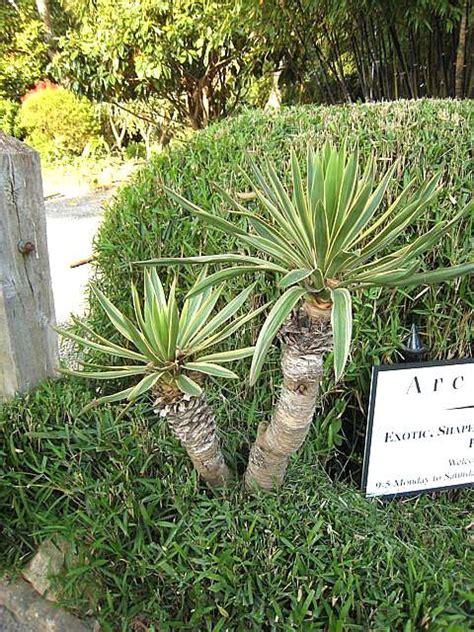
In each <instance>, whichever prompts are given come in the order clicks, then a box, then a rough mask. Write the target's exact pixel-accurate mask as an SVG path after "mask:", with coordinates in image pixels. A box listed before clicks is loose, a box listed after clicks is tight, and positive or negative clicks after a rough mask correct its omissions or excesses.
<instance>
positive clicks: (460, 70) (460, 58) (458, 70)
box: [454, 0, 468, 99]
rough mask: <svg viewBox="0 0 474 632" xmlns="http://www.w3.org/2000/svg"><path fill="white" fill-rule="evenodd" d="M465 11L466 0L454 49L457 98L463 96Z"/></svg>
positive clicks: (455, 91)
mask: <svg viewBox="0 0 474 632" xmlns="http://www.w3.org/2000/svg"><path fill="white" fill-rule="evenodd" d="M467 13H468V2H467V0H466V1H465V2H464V5H463V12H462V17H461V24H460V25H459V40H458V47H457V51H456V67H455V88H454V94H455V97H456V98H457V99H462V98H463V96H464V74H465V63H466V32H467Z"/></svg>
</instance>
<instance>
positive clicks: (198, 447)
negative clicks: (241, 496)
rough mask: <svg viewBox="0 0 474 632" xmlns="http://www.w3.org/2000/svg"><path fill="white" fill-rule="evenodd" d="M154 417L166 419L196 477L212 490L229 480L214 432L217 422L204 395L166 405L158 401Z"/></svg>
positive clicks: (184, 397) (188, 397)
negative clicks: (186, 455) (195, 471)
mask: <svg viewBox="0 0 474 632" xmlns="http://www.w3.org/2000/svg"><path fill="white" fill-rule="evenodd" d="M154 410H155V413H157V414H159V415H160V416H161V417H165V418H166V420H167V422H168V426H169V427H170V429H171V431H172V432H173V434H174V435H175V436H176V437H177V438H178V439H179V441H180V443H181V445H182V446H183V447H184V449H185V450H186V452H187V453H188V456H189V458H190V459H191V461H192V463H193V465H194V467H195V468H196V470H197V472H198V474H199V476H200V477H201V478H202V479H203V480H205V481H206V483H208V484H209V485H211V486H212V487H217V486H219V485H224V484H225V483H226V482H227V481H229V480H230V479H231V478H232V475H231V472H230V470H229V468H228V467H227V465H226V463H225V461H224V456H223V454H222V450H221V447H220V444H219V439H218V437H217V432H216V421H215V418H214V415H213V414H212V411H211V409H210V408H209V404H208V403H207V400H206V398H205V396H204V395H201V396H199V397H191V396H189V395H183V397H182V398H181V399H180V400H179V401H177V402H173V403H171V404H166V403H164V402H163V401H162V398H161V397H158V398H157V399H156V401H155V405H154Z"/></svg>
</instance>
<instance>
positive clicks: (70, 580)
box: [0, 101, 473, 632]
mask: <svg viewBox="0 0 474 632" xmlns="http://www.w3.org/2000/svg"><path fill="white" fill-rule="evenodd" d="M472 110H473V108H472V104H471V102H468V101H466V102H453V101H438V102H437V101H421V102H400V103H394V104H378V105H364V106H341V107H336V108H328V107H304V108H295V109H288V110H283V111H282V113H281V114H279V115H277V116H272V117H268V116H264V115H263V114H262V113H254V112H248V113H244V114H243V115H242V116H240V117H237V118H235V119H231V120H229V121H225V122H223V123H222V124H220V125H216V126H213V127H212V128H210V129H208V130H206V131H205V132H203V133H200V134H198V135H196V136H195V137H194V138H193V139H192V140H191V141H190V142H189V143H188V144H187V145H185V146H182V147H179V146H178V147H175V148H171V150H170V151H169V152H167V153H166V154H163V155H161V156H159V157H158V158H156V159H155V160H154V161H153V162H152V163H151V164H150V165H149V166H148V167H147V168H146V169H144V170H143V171H142V172H141V173H140V174H138V175H137V176H136V177H135V178H134V180H133V182H132V183H131V184H130V185H129V186H127V187H126V188H125V189H124V190H123V191H122V192H121V194H120V195H119V196H118V198H117V199H116V201H115V203H114V204H113V205H112V206H111V208H110V209H109V211H108V213H107V216H106V220H105V222H104V225H103V227H102V230H101V233H100V235H99V238H98V240H97V243H96V254H97V278H98V282H99V284H100V286H101V287H102V289H104V290H105V291H106V292H107V293H108V294H109V295H110V297H111V298H112V299H113V300H114V301H116V302H117V304H118V305H119V306H120V307H121V308H122V309H124V310H125V311H127V310H128V307H127V303H126V300H127V294H128V287H129V279H130V270H132V273H133V276H134V277H135V278H136V279H137V280H138V279H139V275H140V270H138V269H136V268H131V267H130V262H131V261H133V260H137V259H143V258H146V257H150V256H156V255H158V254H163V255H165V254H166V255H175V254H181V252H182V253H184V254H196V252H198V251H199V250H200V249H205V250H206V251H208V252H211V253H212V252H217V251H219V250H220V249H223V248H231V247H233V244H232V242H231V240H230V238H228V237H227V236H222V235H220V234H219V233H217V232H216V231H213V230H212V229H209V228H206V227H204V226H203V225H202V224H201V223H199V222H198V221H196V220H195V219H193V218H191V217H190V216H189V215H187V214H186V213H184V212H183V211H182V210H179V209H178V208H177V207H176V206H174V205H173V204H170V203H169V201H168V200H167V199H166V198H165V196H164V195H163V193H162V190H161V187H160V185H161V183H162V182H165V183H167V184H168V185H171V186H173V187H175V188H178V189H179V190H180V191H181V192H182V193H184V194H186V195H189V196H190V197H192V199H193V200H194V201H195V202H197V203H199V204H201V205H204V206H207V207H209V208H210V207H212V208H213V209H214V210H216V211H220V210H223V208H224V207H223V205H222V203H221V200H220V198H219V197H218V196H216V195H215V194H213V193H212V188H211V184H210V182H211V181H212V180H213V181H216V182H218V183H219V184H221V185H224V186H225V187H226V188H227V189H228V190H230V191H231V192H238V191H244V190H245V187H246V185H245V183H244V179H243V177H242V175H241V173H240V172H239V170H238V167H239V165H243V164H244V152H245V151H246V150H251V151H253V152H255V153H256V154H257V159H258V157H259V156H262V155H263V154H264V153H268V155H269V156H270V157H271V158H273V159H275V160H278V163H277V166H278V168H279V171H280V172H282V167H283V163H282V156H285V155H286V152H287V150H288V147H289V146H290V145H292V144H294V145H296V146H297V147H300V148H303V147H304V145H305V144H306V140H307V138H313V139H314V140H315V142H316V143H317V144H319V143H321V142H323V141H324V140H325V139H326V138H328V137H329V138H332V139H333V140H338V139H340V138H342V137H343V136H344V135H345V134H348V135H349V136H350V139H353V138H357V139H358V140H359V144H360V147H361V152H362V155H363V156H367V154H368V153H369V152H371V151H375V152H376V155H377V157H378V160H379V164H380V166H381V168H384V166H385V165H386V164H389V163H390V161H391V160H393V158H394V157H396V156H398V157H400V158H401V160H402V163H401V167H400V170H399V172H398V173H399V178H400V180H404V181H406V180H407V179H408V178H410V177H416V179H417V181H418V182H421V181H423V180H424V179H425V178H427V177H428V176H429V175H430V174H431V173H433V171H435V170H437V169H441V170H442V171H443V185H444V188H443V192H442V195H441V196H440V200H439V203H437V204H436V205H434V206H433V207H432V208H431V209H429V211H428V213H427V214H426V216H424V217H421V218H420V219H419V227H420V228H421V227H423V228H425V227H426V226H428V225H431V224H432V223H433V222H436V221H437V220H438V219H439V218H440V217H446V216H450V214H451V213H452V212H453V211H454V209H456V208H458V204H460V203H462V202H463V201H465V200H466V199H467V197H468V196H469V195H470V191H471V175H470V173H471V170H470V162H469V160H470V153H469V152H470V133H469V127H470V120H471V119H472ZM395 193H396V190H395V189H392V191H391V192H390V195H394V194H395ZM250 207H251V205H250ZM470 234H471V231H470V222H469V221H468V220H466V221H465V223H464V224H463V225H462V226H460V228H459V229H458V230H457V231H456V232H455V233H453V234H450V235H447V236H446V239H445V241H444V242H443V243H442V244H439V245H437V246H436V248H435V249H434V251H433V252H432V253H430V254H429V255H428V256H427V257H426V265H427V266H430V265H443V264H444V265H447V264H449V263H461V262H462V261H464V260H465V259H466V256H467V253H468V249H469V243H470ZM192 274H193V271H192V270H191V269H190V268H187V270H186V271H185V280H186V279H187V281H188V282H191V278H192ZM245 282H246V281H245V280H239V281H236V282H235V285H234V287H233V288H230V287H229V289H228V291H229V292H231V291H232V292H233V291H235V288H237V287H239V286H241V285H242V284H244V283H245ZM258 287H259V294H260V295H259V296H258V297H257V298H256V299H255V302H256V303H257V302H259V301H263V300H264V299H265V296H268V295H270V294H271V292H272V289H271V287H270V286H269V284H268V283H266V282H265V281H264V280H261V281H260V284H259V286H258ZM227 299H228V294H227V295H226V296H224V298H223V300H227ZM472 302H473V301H472V290H471V288H470V285H469V280H468V279H464V280H462V281H456V282H450V283H448V284H446V285H444V286H442V287H439V288H435V289H431V290H426V289H425V288H423V287H418V288H413V289H410V290H409V291H395V290H390V291H385V292H382V291H378V290H377V291H375V292H372V291H371V292H367V293H364V294H363V295H361V296H359V297H358V298H357V300H356V301H355V318H354V321H355V322H354V337H355V338H354V339H355V343H354V346H353V353H352V357H351V362H350V365H349V368H348V371H347V374H346V377H345V380H344V382H343V384H340V385H337V386H335V385H334V383H333V380H332V377H331V358H330V357H328V358H327V378H326V381H325V384H324V390H325V396H324V398H323V400H322V402H321V409H320V410H319V411H318V415H317V420H316V422H315V424H314V427H313V429H312V431H311V433H310V436H309V439H308V441H307V443H306V444H305V446H304V448H303V449H302V450H301V452H300V453H299V454H298V455H297V456H296V457H295V458H294V459H293V460H292V462H291V465H290V468H289V472H288V477H287V481H286V484H285V486H284V488H283V489H282V490H281V491H280V492H279V493H277V494H267V495H263V494H262V495H258V496H253V497H252V496H248V495H246V494H245V493H244V492H243V490H242V487H241V483H240V480H239V479H237V480H236V482H235V484H234V485H233V486H231V487H230V488H229V489H228V490H226V491H224V492H222V493H220V494H216V495H214V494H213V493H212V492H211V491H210V490H208V489H207V488H206V487H205V486H204V485H202V484H200V483H199V482H198V481H197V480H196V477H195V474H194V472H193V470H192V468H191V466H190V464H189V463H188V461H187V459H186V455H185V453H184V451H183V450H182V449H181V448H180V447H179V445H178V444H177V442H176V441H175V440H174V439H173V438H172V437H171V435H170V434H169V433H168V431H167V429H166V426H165V424H164V422H163V421H162V420H159V419H157V418H156V417H155V416H154V415H153V413H152V411H151V407H150V403H149V402H147V401H144V402H143V403H142V404H140V405H138V406H136V407H135V408H133V409H131V410H130V411H128V412H125V413H124V414H123V415H122V416H121V417H118V414H119V411H120V410H122V409H121V408H119V407H114V406H111V405H110V406H104V407H103V408H101V409H96V410H93V411H89V412H88V413H85V414H82V415H80V414H79V411H80V410H81V408H82V407H83V406H84V404H85V403H87V402H88V401H90V399H91V398H92V397H93V396H94V394H95V392H96V388H98V387H99V386H98V385H96V384H84V383H82V382H81V381H80V380H72V379H71V380H67V381H65V380H62V381H58V382H54V383H48V384H44V385H42V386H40V387H39V388H38V389H36V390H35V391H34V392H33V393H31V394H30V395H28V396H26V397H24V398H18V399H15V400H13V401H12V402H10V403H8V404H5V405H4V406H3V407H2V408H1V409H0V472H1V475H0V476H1V478H0V523H1V525H2V537H1V538H0V564H1V565H2V567H4V568H8V569H12V568H13V569H16V568H19V567H20V566H21V565H22V564H23V563H24V562H25V561H26V559H27V557H28V555H29V554H30V553H31V552H32V551H33V549H34V547H35V545H37V544H38V543H39V542H41V541H42V540H43V539H44V538H47V537H52V536H54V535H57V534H59V535H62V536H63V537H66V538H67V539H68V540H70V541H71V543H72V544H73V551H74V555H73V556H72V559H71V560H70V565H69V568H68V570H67V571H66V572H65V575H64V577H62V578H61V579H60V581H59V584H60V586H61V588H62V600H63V602H64V603H65V604H66V605H68V606H69V607H70V608H72V609H74V610H76V611H77V612H79V613H82V614H84V613H86V612H87V611H88V610H90V609H92V610H93V611H94V612H95V613H96V616H97V617H98V618H99V620H100V621H101V623H102V625H103V627H104V629H105V630H124V631H125V630H134V629H143V628H140V627H139V623H138V622H142V623H144V624H146V625H148V626H149V629H150V630H172V629H177V630H212V631H215V630H231V631H233V630H269V631H270V630H329V631H331V632H333V631H339V630H340V631H342V630H350V631H352V630H377V631H378V630H387V631H389V630H390V631H391V630H404V631H411V630H425V629H426V630H430V631H431V630H450V631H453V632H461V631H464V630H468V629H469V627H470V621H471V620H470V615H469V612H470V611H469V608H470V605H471V606H472V592H470V588H472V586H473V582H472V572H471V565H470V551H469V538H470V532H469V525H470V524H471V520H472V517H471V516H470V515H469V502H468V501H469V492H468V491H466V490H460V491H452V492H449V493H440V494H438V495H434V494H427V495H424V496H421V497H419V498H410V499H403V500H393V501H390V502H385V503H383V502H381V501H377V500H366V499H364V498H363V496H362V495H361V493H360V491H359V483H360V470H361V461H362V445H363V437H364V431H365V421H366V413H367V399H368V386H369V378H370V367H371V366H372V365H373V364H377V363H380V362H393V361H397V359H398V358H399V356H398V351H397V349H398V346H399V340H400V337H401V336H403V335H405V334H406V333H407V330H408V325H409V324H410V323H411V321H412V320H416V321H417V322H418V324H419V326H420V329H421V332H422V334H423V336H424V342H425V343H426V344H427V345H428V346H429V348H430V354H431V357H432V358H446V357H457V356H463V355H468V354H469V352H470V351H469V349H470V347H469V345H470V340H471V332H472ZM91 310H92V311H91V314H90V321H91V323H92V324H93V326H94V327H95V328H97V329H98V330H100V331H101V332H102V333H104V334H106V335H109V334H110V333H111V329H110V327H109V326H108V324H107V322H106V321H105V320H104V317H103V315H102V314H101V312H100V311H99V309H98V307H97V305H96V304H95V302H92V303H91ZM255 334H256V325H254V326H252V327H251V328H249V329H248V330H247V331H245V332H244V333H243V334H242V335H243V339H244V340H242V341H239V343H240V342H242V343H243V342H249V341H251V340H254V339H255ZM277 362H278V350H277V349H275V350H274V351H273V353H272V355H271V358H270V361H269V362H268V364H267V365H266V366H265V369H264V371H263V373H262V376H261V378H260V380H259V383H258V384H257V386H256V387H255V388H250V387H249V386H248V385H247V384H246V382H245V380H242V381H240V382H239V383H237V384H235V383H231V384H225V385H222V383H219V384H217V383H214V382H211V384H210V388H209V393H210V399H211V403H212V404H213V405H214V407H215V410H216V418H217V421H218V425H219V428H220V433H221V436H222V441H223V445H224V449H225V451H226V455H227V458H228V462H229V464H230V465H231V466H232V467H233V469H234V470H235V471H237V472H239V473H242V471H243V469H244V467H245V461H246V456H247V453H248V448H249V445H250V444H251V442H252V441H253V439H254V436H255V432H256V428H257V425H258V423H259V422H260V421H262V419H265V418H267V417H268V415H269V413H270V410H271V405H272V400H273V397H274V394H275V392H276V390H277V389H278V370H277ZM248 365H249V363H248V362H241V363H240V364H239V365H238V366H237V370H238V371H240V372H241V374H242V375H245V372H246V371H247V370H248ZM101 388H102V386H101ZM471 558H472V556H471ZM153 626H154V627H153Z"/></svg>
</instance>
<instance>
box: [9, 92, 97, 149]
mask: <svg viewBox="0 0 474 632" xmlns="http://www.w3.org/2000/svg"><path fill="white" fill-rule="evenodd" d="M18 124H19V127H20V129H22V130H23V132H24V134H25V137H26V142H27V143H29V144H30V145H32V146H33V147H35V148H36V149H38V151H39V152H40V153H41V154H43V155H45V156H49V157H61V156H73V155H79V154H81V153H82V152H83V151H84V149H85V148H86V147H87V146H88V145H89V144H90V143H93V142H94V141H96V140H97V138H98V136H99V133H100V127H99V123H98V121H97V119H96V116H95V112H94V107H93V105H92V104H91V103H90V101H88V100H87V99H84V98H82V97H77V96H76V95H74V94H73V93H72V92H70V91H69V90H66V89H65V88H61V87H58V86H53V85H51V86H47V87H44V88H41V89H37V90H34V91H32V92H31V93H29V94H28V95H27V97H26V98H25V100H24V101H23V104H22V106H21V109H20V113H19V120H18Z"/></svg>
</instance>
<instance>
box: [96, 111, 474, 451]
mask: <svg viewBox="0 0 474 632" xmlns="http://www.w3.org/2000/svg"><path fill="white" fill-rule="evenodd" d="M472 113H473V106H472V102H470V101H464V102H456V101H449V100H445V101H432V100H423V101H399V102H394V103H387V104H370V105H352V106H351V105H347V106H340V107H326V106H323V107H314V106H309V107H299V108H291V109H284V110H282V111H281V113H278V114H276V115H273V116H270V115H267V114H264V113H262V112H258V111H257V112H255V111H250V112H247V113H245V114H243V115H242V116H239V117H237V118H235V119H232V120H226V121H225V122H223V123H222V124H217V125H215V126H213V127H211V128H209V129H207V130H206V131H204V132H202V133H200V134H198V135H196V136H195V137H194V138H193V139H192V140H191V141H190V142H189V143H187V144H186V145H184V146H182V147H176V148H174V149H172V150H170V151H169V152H167V153H165V154H163V155H160V156H158V157H156V158H155V160H154V161H153V162H152V163H151V164H150V165H149V166H148V167H147V168H145V169H144V170H143V171H142V172H141V173H140V174H139V175H138V176H137V177H136V178H135V180H134V181H133V183H132V184H131V185H129V186H127V187H125V188H124V189H123V190H122V191H121V193H120V194H119V196H118V198H117V199H116V201H115V203H114V204H113V205H112V206H111V208H110V209H109V210H108V212H107V215H106V218H105V221H104V223H103V224H102V228H101V230H100V233H99V237H98V239H97V241H96V256H97V270H98V272H99V277H100V278H99V281H100V284H101V286H102V288H103V289H104V291H106V292H107V293H108V295H109V296H110V297H111V298H112V300H114V301H116V302H117V305H118V306H119V307H121V308H122V309H124V310H125V311H130V305H129V294H128V292H129V281H130V273H132V275H133V277H134V278H135V280H136V281H137V282H140V273H141V271H140V269H139V268H136V267H135V268H134V267H131V266H130V265H129V264H130V262H131V261H136V260H143V259H148V258H151V257H157V256H159V255H163V256H179V255H194V254H198V253H200V252H206V253H207V254H213V253H219V252H225V251H227V250H234V251H235V250H236V246H235V243H234V242H233V241H232V239H231V238H229V237H227V236H226V235H224V234H222V233H220V232H219V231H216V230H215V229H213V228H210V227H208V226H206V225H205V224H204V223H202V222H200V221H198V220H196V219H195V218H193V217H191V216H190V215H189V214H187V213H186V212H184V211H182V210H181V209H180V208H178V207H177V206H176V205H175V204H174V203H172V202H170V200H169V199H168V198H167V197H166V195H165V194H164V192H163V189H162V185H163V184H166V185H167V186H169V187H172V188H175V189H177V190H179V191H180V192H181V193H182V194H184V195H186V196H188V197H189V198H190V199H191V200H192V201H193V202H195V203H197V204H199V205H201V206H203V207H204V208H206V209H211V210H213V211H214V212H216V213H222V212H225V210H226V207H225V205H224V204H223V203H222V201H221V198H220V196H219V194H216V192H215V191H214V190H213V187H212V183H213V182H216V183H218V184H220V185H221V186H223V187H225V188H226V189H227V190H228V191H229V192H231V193H232V194H235V193H236V192H241V191H245V190H246V189H247V184H246V181H245V177H244V176H243V174H242V169H244V170H245V153H246V152H252V154H254V155H255V156H256V158H257V160H258V158H262V157H263V156H267V157H269V158H270V160H272V161H273V164H274V165H275V167H276V169H277V170H278V171H279V172H280V173H287V172H288V169H287V166H288V157H289V148H290V147H291V146H294V147H296V149H297V150H300V153H301V155H302V157H304V155H305V148H306V143H307V142H308V140H310V141H313V142H314V143H315V145H316V146H320V145H322V144H323V143H324V142H325V141H326V140H327V139H330V140H332V141H333V142H335V143H337V142H340V141H341V140H342V139H343V138H344V137H346V136H347V137H348V139H349V141H352V142H357V143H358V145H359V148H360V151H361V155H362V157H363V158H366V157H367V156H368V155H369V154H371V153H375V155H376V157H377V161H378V165H379V168H380V171H381V172H382V171H384V170H385V169H386V168H387V166H388V165H389V164H390V163H392V161H393V160H394V159H395V158H397V159H398V160H399V161H400V163H399V167H398V170H397V176H398V177H397V179H396V180H395V182H394V186H392V188H391V190H390V191H389V196H390V197H391V198H393V197H394V196H395V194H396V192H397V189H398V188H399V187H400V186H401V185H402V183H406V182H408V181H409V180H411V179H412V178H416V181H417V184H420V183H422V182H423V181H425V180H426V179H427V178H429V177H430V175H432V174H433V173H434V172H436V171H438V170H441V171H442V173H443V179H442V184H443V191H442V194H441V195H440V196H439V198H438V200H437V202H436V203H435V204H433V205H432V207H431V208H430V209H429V210H428V211H427V212H425V213H424V214H423V216H422V217H420V219H419V221H418V222H417V224H416V225H415V226H414V227H413V228H412V229H411V230H412V231H414V232H415V233H416V232H417V231H418V230H427V228H428V227H431V225H432V224H433V223H435V222H436V221H438V220H439V219H441V218H443V217H446V216H448V217H449V216H451V214H452V213H453V212H454V211H455V210H456V209H457V208H458V207H459V205H461V204H464V203H465V202H466V200H467V199H469V196H470V195H471V184H472V182H471V170H470V132H469V129H470V120H471V119H472ZM249 208H251V204H249ZM470 236H471V230H470V220H469V219H468V220H466V221H465V222H464V223H463V224H460V225H459V226H458V228H457V229H456V231H454V232H453V233H452V234H450V235H446V237H445V239H444V240H443V242H442V243H440V244H439V245H438V246H437V247H436V248H435V249H433V251H432V252H430V253H428V254H427V256H426V257H425V260H426V266H427V267H435V266H442V265H449V264H456V263H460V262H462V261H465V260H466V257H467V253H468V252H469V249H470V245H471V244H470V239H471V237H470ZM172 273H174V271H170V274H172ZM181 273H182V274H184V275H185V276H187V278H188V279H189V282H191V279H192V276H193V274H195V270H193V269H192V268H191V267H190V266H187V267H186V268H183V269H182V270H181ZM245 283H246V280H245V279H242V280H240V281H236V282H234V283H233V284H232V285H230V284H229V285H228V292H227V296H226V297H224V299H223V300H228V297H229V296H230V295H231V293H233V292H235V291H236V290H237V289H238V288H239V287H242V285H245ZM469 287H470V286H469V279H463V280H460V281H455V282H450V283H447V284H443V285H439V286H437V287H434V288H432V289H427V288H423V287H416V288H411V289H409V290H403V289H402V290H378V289H376V290H370V291H367V292H365V293H364V294H362V295H360V296H359V297H357V298H356V299H355V301H354V312H355V313H354V344H353V347H352V362H351V363H350V364H349V367H348V370H347V373H346V377H345V380H344V384H343V385H338V386H337V387H336V388H334V386H333V384H332V382H331V379H332V378H331V374H332V372H331V370H330V359H328V371H327V375H328V378H327V384H326V386H325V390H326V393H327V394H326V396H325V398H324V401H323V407H324V408H323V412H324V415H323V420H322V421H321V422H320V423H321V424H322V425H323V433H321V432H319V433H318V439H317V441H318V445H319V447H320V448H322V447H324V445H326V447H328V448H332V447H333V445H334V443H337V444H340V443H341V442H342V441H344V442H345V444H346V445H345V451H346V452H347V451H352V449H353V447H354V446H355V445H357V444H358V443H359V444H360V440H361V439H362V438H363V433H364V428H365V414H366V396H367V393H368V388H369V380H370V367H371V366H372V365H373V364H379V363H383V362H394V361H397V360H399V354H398V349H399V346H400V339H401V338H403V337H404V336H405V335H406V334H407V333H408V328H409V326H410V324H411V322H412V321H416V323H417V324H418V326H419V329H420V331H421V334H422V336H423V339H424V342H425V344H426V346H427V347H428V349H429V350H430V356H431V358H433V359H434V358H452V357H456V356H462V355H465V354H467V353H468V352H469V345H470V341H471V331H472V328H471V325H472V319H471V318H470V317H471V307H472V293H470V290H469ZM272 291H273V290H272V287H271V284H269V283H267V282H266V281H265V280H264V279H263V280H262V282H261V284H260V286H259V293H260V299H257V300H264V299H265V298H266V297H268V296H269V295H270V294H271V293H272ZM91 318H92V320H93V321H94V325H95V326H96V327H97V328H98V329H100V330H103V331H104V332H106V333H108V334H110V333H111V330H110V329H108V325H107V323H106V322H105V320H104V318H103V315H102V313H101V312H100V311H98V310H97V309H96V306H95V305H94V304H93V309H92V314H91ZM255 331H256V327H254V329H253V331H252V332H251V334H250V336H251V338H252V339H253V340H254V339H255ZM274 355H275V356H277V355H278V354H274ZM274 368H275V367H274V365H273V366H272V364H271V363H269V364H267V365H266V372H264V375H263V376H262V378H261V381H260V383H259V385H258V386H257V389H256V390H257V391H258V390H261V389H267V388H268V384H269V382H270V383H271V382H272V381H273V377H274V374H275V371H274ZM277 373H278V372H277ZM235 396H236V397H240V393H236V395H235ZM341 420H343V422H344V423H343V431H344V432H345V435H346V436H345V439H344V440H343V437H341V436H340V434H341V433H340V427H341ZM253 430H255V428H253ZM353 457H354V459H355V461H356V462H360V451H359V453H357V452H356V453H355V454H354V455H353Z"/></svg>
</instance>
